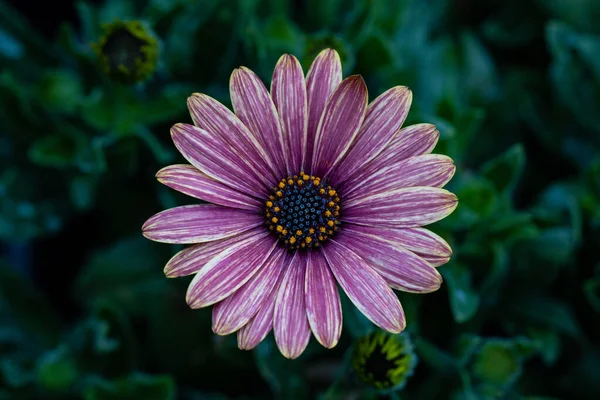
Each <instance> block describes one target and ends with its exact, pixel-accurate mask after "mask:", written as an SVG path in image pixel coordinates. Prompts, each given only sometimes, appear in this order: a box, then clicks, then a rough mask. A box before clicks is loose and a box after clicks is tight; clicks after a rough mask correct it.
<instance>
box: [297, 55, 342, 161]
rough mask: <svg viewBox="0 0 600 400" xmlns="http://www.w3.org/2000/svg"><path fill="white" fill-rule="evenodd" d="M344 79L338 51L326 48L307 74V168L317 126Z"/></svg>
mask: <svg viewBox="0 0 600 400" xmlns="http://www.w3.org/2000/svg"><path fill="white" fill-rule="evenodd" d="M341 81H342V63H341V61H340V56H339V54H338V53H337V51H335V50H333V49H325V50H323V51H321V52H320V53H319V55H318V56H317V57H316V58H315V60H314V61H313V63H312V65H311V66H310V69H309V70H308V73H307V74H306V92H307V96H308V125H307V131H306V136H307V141H306V157H305V159H304V165H305V167H306V168H308V167H310V166H311V165H312V160H313V152H314V143H315V136H316V134H317V126H318V125H319V121H320V120H321V115H322V114H323V109H324V108H325V103H327V99H328V98H329V95H331V93H332V92H333V90H334V89H335V88H336V87H337V86H338V85H339V84H340V82H341Z"/></svg>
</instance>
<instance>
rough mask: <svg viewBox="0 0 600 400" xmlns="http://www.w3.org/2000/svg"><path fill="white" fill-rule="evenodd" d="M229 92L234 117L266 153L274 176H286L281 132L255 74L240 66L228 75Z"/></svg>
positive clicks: (264, 89)
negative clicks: (244, 126) (229, 76)
mask: <svg viewBox="0 0 600 400" xmlns="http://www.w3.org/2000/svg"><path fill="white" fill-rule="evenodd" d="M229 92H230V94H231V104H232V105H233V110H234V111H235V114H236V115H237V116H238V118H239V119H240V120H241V121H242V122H243V123H244V125H246V126H247V127H248V129H249V130H250V132H251V133H252V134H253V135H254V137H255V138H256V139H257V140H258V142H259V143H260V145H261V147H262V148H264V149H266V150H267V152H268V156H269V157H270V160H271V162H272V164H271V166H272V168H273V170H274V171H275V174H276V176H279V177H282V176H285V174H286V167H285V153H284V142H283V130H282V129H281V124H280V122H279V116H278V115H277V110H276V109H275V105H274V104H273V100H272V99H271V96H270V95H269V92H268V91H267V88H266V87H265V85H264V84H263V83H262V81H261V80H260V78H259V77H258V76H256V74H255V73H254V72H252V71H251V70H249V69H248V68H246V67H240V68H238V69H236V70H234V71H233V73H232V74H231V79H230V81H229Z"/></svg>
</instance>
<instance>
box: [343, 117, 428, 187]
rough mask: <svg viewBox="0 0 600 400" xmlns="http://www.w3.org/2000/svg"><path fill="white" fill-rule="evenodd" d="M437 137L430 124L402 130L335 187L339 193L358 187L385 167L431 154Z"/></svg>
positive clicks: (412, 126)
mask: <svg viewBox="0 0 600 400" xmlns="http://www.w3.org/2000/svg"><path fill="white" fill-rule="evenodd" d="M439 137H440V133H439V132H438V131H437V129H436V128H435V126H434V125H431V124H417V125H411V126H407V127H406V128H402V129H401V130H400V132H398V134H397V135H396V136H395V137H394V138H393V139H392V141H391V142H390V144H389V146H388V147H386V148H385V149H384V150H383V151H382V152H381V153H379V155H378V156H377V157H375V158H374V159H373V161H371V162H370V163H368V164H366V165H364V166H363V167H361V168H359V170H358V171H356V173H355V174H354V175H352V176H350V177H348V178H347V179H346V180H345V181H344V182H343V183H342V184H338V185H337V186H336V187H337V189H338V190H340V192H341V191H343V190H346V189H348V188H351V187H353V186H356V185H358V184H359V183H360V182H362V181H363V180H364V179H366V178H368V177H369V176H371V175H373V174H375V173H376V172H377V171H379V170H380V169H382V168H384V167H385V166H387V165H390V164H393V163H395V162H398V161H400V160H404V159H405V158H409V157H414V156H419V155H421V154H428V153H431V151H432V150H433V148H434V147H435V145H436V144H437V141H438V138H439Z"/></svg>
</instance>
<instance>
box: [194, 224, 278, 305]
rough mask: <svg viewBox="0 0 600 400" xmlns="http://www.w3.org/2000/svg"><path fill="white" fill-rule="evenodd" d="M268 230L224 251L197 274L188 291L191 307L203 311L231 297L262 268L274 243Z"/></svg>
mask: <svg viewBox="0 0 600 400" xmlns="http://www.w3.org/2000/svg"><path fill="white" fill-rule="evenodd" d="M269 236H270V233H269V232H268V231H265V232H262V233H259V234H257V235H255V236H253V237H251V238H248V239H246V240H243V241H240V242H238V243H236V244H234V245H232V246H231V247H228V248H227V249H225V250H223V251H222V252H221V253H219V254H217V255H216V256H215V257H214V258H213V259H212V260H210V261H209V262H208V263H207V264H206V265H205V266H204V267H203V268H201V269H200V271H198V273H197V274H196V276H195V277H194V279H193V280H192V282H191V283H190V286H189V288H188V291H187V297H186V301H187V303H188V305H189V306H190V307H191V308H202V307H206V306H209V305H211V304H214V303H217V302H219V301H221V300H223V299H224V298H226V297H228V296H230V295H231V294H232V293H233V292H235V291H236V290H238V289H239V288H240V287H242V285H244V284H245V283H246V282H248V281H249V280H250V278H252V277H253V276H254V274H255V273H256V272H257V271H258V270H259V269H260V267H262V265H263V264H264V263H265V261H266V260H267V258H268V257H269V255H270V254H271V252H272V251H273V249H274V248H275V246H276V244H277V242H276V241H275V240H273V238H271V237H269Z"/></svg>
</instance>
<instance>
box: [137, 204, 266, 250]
mask: <svg viewBox="0 0 600 400" xmlns="http://www.w3.org/2000/svg"><path fill="white" fill-rule="evenodd" d="M263 223H264V218H263V217H261V216H260V215H259V214H257V213H253V212H250V211H246V210H239V209H235V208H229V207H221V206H216V205H214V204H196V205H190V206H180V207H174V208H170V209H168V210H165V211H161V212H159V213H158V214H154V215H153V216H152V217H150V218H149V219H148V220H147V221H146V222H145V223H144V225H143V226H142V233H143V235H144V236H145V237H147V238H148V239H150V240H154V241H155V242H163V243H182V244H194V243H204V242H211V241H213V240H219V239H224V238H227V237H231V236H235V235H239V234H240V233H242V232H245V231H247V230H250V229H252V228H254V227H256V226H259V225H262V224H263Z"/></svg>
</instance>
